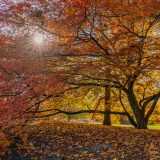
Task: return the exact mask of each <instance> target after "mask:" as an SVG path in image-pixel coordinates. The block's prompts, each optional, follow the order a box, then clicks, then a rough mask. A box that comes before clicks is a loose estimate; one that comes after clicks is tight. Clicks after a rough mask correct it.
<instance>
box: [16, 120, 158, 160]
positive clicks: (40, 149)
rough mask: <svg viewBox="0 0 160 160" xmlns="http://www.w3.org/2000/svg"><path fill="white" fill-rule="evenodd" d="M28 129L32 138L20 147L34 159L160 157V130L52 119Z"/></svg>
mask: <svg viewBox="0 0 160 160" xmlns="http://www.w3.org/2000/svg"><path fill="white" fill-rule="evenodd" d="M26 132H28V133H29V140H28V142H26V145H24V146H20V148H19V150H20V153H21V155H23V156H24V155H27V156H28V157H32V158H31V159H39V160H40V159H43V160H56V159H57V160H58V159H59V160H60V159H65V160H67V159H68V160H85V159H86V160H96V159H97V160H98V159H99V160H116V159H117V160H149V159H154V160H160V131H159V130H137V129H132V128H127V127H124V128H122V127H107V126H102V125H98V124H92V125H91V124H90V125H89V124H80V123H62V122H53V123H44V124H36V125H34V126H28V127H27V128H26ZM47 157H48V158H49V157H50V158H51V159H47Z"/></svg>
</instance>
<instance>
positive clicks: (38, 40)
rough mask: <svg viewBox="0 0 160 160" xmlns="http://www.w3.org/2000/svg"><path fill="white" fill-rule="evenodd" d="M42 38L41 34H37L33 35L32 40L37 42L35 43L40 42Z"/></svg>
mask: <svg viewBox="0 0 160 160" xmlns="http://www.w3.org/2000/svg"><path fill="white" fill-rule="evenodd" d="M43 40H44V38H43V35H41V34H37V35H35V36H34V41H35V42H36V43H37V44H41V43H42V42H43Z"/></svg>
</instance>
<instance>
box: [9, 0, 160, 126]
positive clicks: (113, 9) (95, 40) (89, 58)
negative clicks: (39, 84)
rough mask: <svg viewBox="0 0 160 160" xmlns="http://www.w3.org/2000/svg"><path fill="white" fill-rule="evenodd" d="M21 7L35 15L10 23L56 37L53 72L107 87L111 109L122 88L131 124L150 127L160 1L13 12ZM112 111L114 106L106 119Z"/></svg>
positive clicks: (68, 4)
mask: <svg viewBox="0 0 160 160" xmlns="http://www.w3.org/2000/svg"><path fill="white" fill-rule="evenodd" d="M18 6H25V7H26V6H27V7H28V8H29V12H26V11H25V13H24V11H22V13H23V14H22V15H20V14H18V15H16V16H18V18H19V19H18V22H17V21H16V22H15V19H14V18H13V19H11V18H9V19H10V21H11V22H10V23H12V24H15V23H16V24H17V25H18V27H22V26H24V24H27V26H25V29H28V26H29V29H30V28H31V27H32V28H35V27H37V28H38V29H39V31H40V32H42V31H44V32H46V33H47V32H48V33H50V34H52V35H53V36H54V41H53V42H54V43H53V45H54V50H51V52H50V54H47V55H45V57H46V56H47V58H48V60H49V62H50V63H49V62H48V66H49V68H50V69H51V70H53V69H55V70H58V71H59V73H60V74H61V75H62V74H63V75H65V82H67V83H68V84H71V85H76V86H81V85H83V86H99V87H104V88H105V93H106V94H105V95H106V96H105V97H106V100H107V101H106V102H107V104H106V106H109V105H108V104H109V101H108V100H109V98H110V89H112V88H115V89H118V91H120V93H121V92H122V93H121V94H120V95H123V96H124V95H125V96H126V97H127V100H128V104H129V105H130V107H131V109H132V112H133V114H134V118H132V117H131V115H130V114H129V112H128V111H127V110H126V108H125V106H124V105H123V107H124V110H125V114H126V115H127V116H128V118H129V119H130V121H131V123H132V124H133V125H134V126H135V127H136V128H147V123H148V120H149V117H150V116H151V114H152V113H153V111H154V109H155V107H156V104H157V102H158V99H159V97H160V91H159V84H158V76H159V75H158V74H159V47H158V46H159V17H160V13H159V12H160V8H159V6H160V5H159V1H158V0H152V1H151V0H146V1H138V2H137V1H134V0H133V1H120V0H119V1H118V0H117V1H114V2H113V1H103V0H101V1H95V0H89V1H85V0H84V1H82V0H80V1H71V0H67V1H66V0H65V1H35V3H34V5H33V4H32V3H29V4H27V5H26V3H19V4H15V5H14V7H12V8H14V10H13V9H12V8H11V10H12V12H13V13H16V11H15V10H16V9H17V8H19V7H18ZM148 6H149V8H148ZM46 11H47V12H46ZM24 15H25V16H26V17H27V16H28V17H29V18H28V19H27V23H26V22H25V20H24V19H23V16H24ZM14 16H15V15H14ZM23 29H24V28H23ZM150 88H153V92H150ZM139 89H140V91H139ZM120 97H121V96H120ZM120 101H122V99H121V98H120ZM108 110H110V106H109V107H108V108H106V116H108V115H109V111H108ZM59 112H60V111H59ZM107 119H109V118H107ZM107 123H109V121H107Z"/></svg>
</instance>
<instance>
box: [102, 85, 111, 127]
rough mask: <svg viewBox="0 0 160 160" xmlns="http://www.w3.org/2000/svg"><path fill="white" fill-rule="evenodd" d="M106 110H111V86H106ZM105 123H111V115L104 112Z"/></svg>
mask: <svg viewBox="0 0 160 160" xmlns="http://www.w3.org/2000/svg"><path fill="white" fill-rule="evenodd" d="M104 110H105V111H106V112H110V110H111V105H110V86H108V85H107V86H106V87H105V108H104ZM103 124H104V125H111V115H110V114H109V113H108V114H104V119H103Z"/></svg>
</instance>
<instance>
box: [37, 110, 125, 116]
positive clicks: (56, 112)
mask: <svg viewBox="0 0 160 160" xmlns="http://www.w3.org/2000/svg"><path fill="white" fill-rule="evenodd" d="M53 111H55V113H52V114H47V115H42V116H37V117H35V118H43V117H50V116H53V115H57V114H66V115H76V114H83V113H99V114H115V115H124V116H127V115H126V112H116V111H109V112H107V111H98V110H80V111H74V112H70V111H64V110H60V109H53ZM39 112H45V110H44V111H39ZM37 113H38V112H37Z"/></svg>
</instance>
